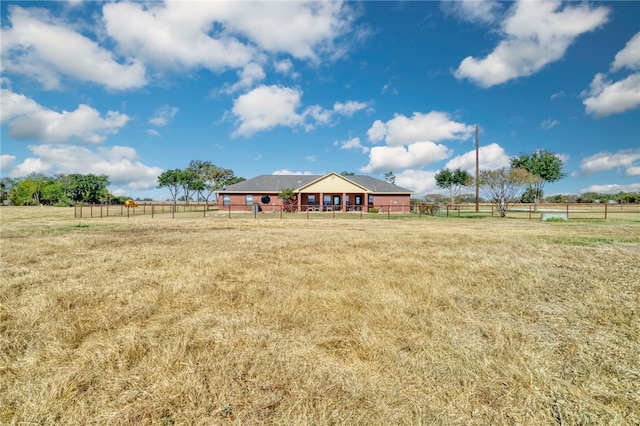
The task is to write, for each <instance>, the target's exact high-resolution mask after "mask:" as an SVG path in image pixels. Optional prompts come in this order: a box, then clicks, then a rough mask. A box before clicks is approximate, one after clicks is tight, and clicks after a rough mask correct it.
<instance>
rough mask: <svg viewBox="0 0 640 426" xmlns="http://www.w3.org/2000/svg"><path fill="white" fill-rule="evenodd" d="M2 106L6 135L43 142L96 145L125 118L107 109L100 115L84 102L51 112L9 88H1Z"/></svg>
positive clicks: (124, 122)
mask: <svg viewBox="0 0 640 426" xmlns="http://www.w3.org/2000/svg"><path fill="white" fill-rule="evenodd" d="M5 102H6V105H7V110H6V111H5ZM2 109H3V113H2V114H3V115H2V121H3V123H4V122H5V121H6V122H9V136H11V137H13V138H16V139H21V140H31V141H36V142H44V143H66V142H73V141H77V142H80V143H90V144H98V143H101V142H102V141H103V140H104V139H105V138H106V137H107V135H110V134H114V133H118V130H119V129H120V128H121V127H123V126H125V125H126V124H127V122H128V121H129V116H127V115H126V114H122V113H119V112H117V111H108V112H107V114H106V115H105V116H102V115H101V114H100V113H99V112H98V111H96V110H95V109H93V108H91V107H89V106H87V105H84V104H80V105H79V106H78V108H77V109H76V110H74V111H62V112H57V111H53V110H50V109H47V108H44V107H43V106H41V105H38V104H37V103H36V102H35V101H33V100H31V99H28V98H26V97H25V96H24V95H21V94H16V93H13V92H11V91H10V90H9V89H2Z"/></svg>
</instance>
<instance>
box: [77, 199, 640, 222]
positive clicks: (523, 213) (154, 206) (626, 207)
mask: <svg viewBox="0 0 640 426" xmlns="http://www.w3.org/2000/svg"><path fill="white" fill-rule="evenodd" d="M365 210H366V211H365ZM139 216H146V217H150V218H155V217H165V218H166V217H169V216H170V217H171V218H176V217H190V218H193V217H198V216H199V217H203V218H207V217H210V218H223V217H224V218H228V219H234V218H254V219H269V218H278V219H288V218H306V219H319V218H325V219H326V218H332V219H345V218H349V219H354V218H357V219H364V218H368V219H383V218H386V219H402V218H404V219H412V218H417V219H421V218H427V217H434V218H481V217H499V212H498V210H497V209H496V208H495V206H494V205H493V204H479V205H478V208H477V209H476V205H475V204H473V203H468V204H433V203H417V204H412V205H411V206H406V205H405V206H400V205H376V206H375V207H370V208H368V209H367V208H365V207H364V206H350V207H348V208H347V209H346V210H342V208H341V206H321V207H319V206H317V205H302V206H300V208H298V206H297V205H290V206H273V205H270V206H262V205H258V204H253V205H244V204H243V205H225V206H220V205H218V204H216V203H189V204H173V203H140V204H136V203H132V204H129V205H124V204H121V205H113V204H83V205H77V206H75V207H74V217H75V218H103V217H127V218H132V217H139ZM506 218H507V219H526V220H548V219H556V220H596V219H601V220H602V219H604V220H606V219H612V218H617V219H631V220H640V204H607V203H602V204H599V203H593V204H538V206H537V207H536V206H534V205H533V204H516V205H513V206H510V208H509V210H508V211H507V215H506Z"/></svg>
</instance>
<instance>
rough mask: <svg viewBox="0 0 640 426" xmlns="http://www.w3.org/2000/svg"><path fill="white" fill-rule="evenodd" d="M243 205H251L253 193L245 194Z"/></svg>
mask: <svg viewBox="0 0 640 426" xmlns="http://www.w3.org/2000/svg"><path fill="white" fill-rule="evenodd" d="M244 197H245V205H246V206H251V205H253V195H245V196H244Z"/></svg>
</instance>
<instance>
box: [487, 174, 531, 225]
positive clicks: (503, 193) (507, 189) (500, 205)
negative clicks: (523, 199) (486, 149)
mask: <svg viewBox="0 0 640 426" xmlns="http://www.w3.org/2000/svg"><path fill="white" fill-rule="evenodd" d="M536 179H537V177H536V176H534V175H533V174H531V173H530V172H529V171H528V170H525V169H522V168H511V169H508V168H506V167H503V168H502V169H498V170H482V171H480V175H479V181H480V187H481V188H482V190H483V191H484V192H485V193H486V195H487V196H488V199H489V201H490V202H491V203H492V204H493V205H494V206H495V207H496V208H497V210H498V213H499V214H500V217H506V216H507V212H508V211H509V206H511V205H513V204H514V203H517V202H518V201H519V200H520V196H521V195H522V191H523V190H524V188H526V187H527V185H531V184H534V183H535V181H536Z"/></svg>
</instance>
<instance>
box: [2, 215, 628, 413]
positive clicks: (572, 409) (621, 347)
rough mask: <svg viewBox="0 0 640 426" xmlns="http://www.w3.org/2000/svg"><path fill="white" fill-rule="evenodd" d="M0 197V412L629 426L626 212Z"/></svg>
mask: <svg viewBox="0 0 640 426" xmlns="http://www.w3.org/2000/svg"><path fill="white" fill-rule="evenodd" d="M0 215H1V216H0V217H1V234H0V235H1V256H2V257H1V264H0V424H12V423H16V424H21V423H23V422H24V423H34V424H55V423H60V424H78V425H80V424H83V425H84V424H157V425H172V424H175V425H182V424H202V425H209V424H242V425H244V424H287V425H289V424H316V425H329V424H349V425H352V424H362V425H378V424H379V425H383V424H384V425H386V424H472V425H473V424H475V425H493V424H521V425H540V424H558V425H561V424H566V425H570V424H616V425H625V424H629V425H633V424H640V410H638V407H639V406H640V342H639V337H640V319H639V318H640V315H639V314H640V280H639V279H638V277H640V262H638V259H639V258H640V222H638V221H631V220H617V219H613V220H607V221H603V220H600V221H577V222H574V221H569V222H564V223H555V222H554V223H547V222H540V221H528V220H508V219H507V220H501V219H499V218H480V219H475V220H465V219H457V218H451V219H446V218H429V217H426V218H423V219H422V220H367V219H363V220H356V219H331V218H326V219H324V218H317V219H314V220H306V219H304V218H302V217H301V218H287V219H285V220H279V219H277V218H276V219H275V220H255V219H253V218H252V217H251V218H246V219H239V218H234V219H228V218H226V217H216V216H208V217H186V216H183V217H179V216H176V218H175V219H171V218H170V217H164V216H162V217H155V218H153V219H152V218H151V217H150V216H136V217H133V218H129V219H127V218H126V217H108V218H89V219H87V218H83V219H76V218H74V217H73V209H66V208H46V207H45V208H41V207H31V208H28V207H23V208H17V207H2V208H0Z"/></svg>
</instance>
